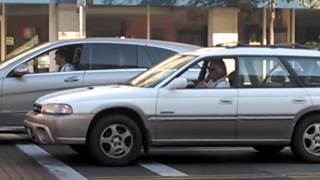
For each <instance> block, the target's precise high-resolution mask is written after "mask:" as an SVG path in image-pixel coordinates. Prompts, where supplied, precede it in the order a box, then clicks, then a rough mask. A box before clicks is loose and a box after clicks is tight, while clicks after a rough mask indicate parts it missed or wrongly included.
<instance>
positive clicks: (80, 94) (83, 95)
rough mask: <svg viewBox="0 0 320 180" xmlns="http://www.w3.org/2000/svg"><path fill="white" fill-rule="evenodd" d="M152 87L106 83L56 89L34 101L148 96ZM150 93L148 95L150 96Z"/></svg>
mask: <svg viewBox="0 0 320 180" xmlns="http://www.w3.org/2000/svg"><path fill="white" fill-rule="evenodd" d="M150 90H152V89H150V88H149V89H147V88H138V87H132V86H124V85H108V86H90V87H85V88H76V89H70V90H64V91H58V92H55V93H52V94H48V95H46V96H43V97H40V98H39V99H38V100H37V101H36V103H38V104H47V103H66V104H68V103H73V102H79V101H94V100H101V99H105V98H107V99H118V98H136V97H139V96H143V97H148V95H147V94H148V93H147V94H145V93H144V92H143V91H150ZM150 96H151V95H149V97H150Z"/></svg>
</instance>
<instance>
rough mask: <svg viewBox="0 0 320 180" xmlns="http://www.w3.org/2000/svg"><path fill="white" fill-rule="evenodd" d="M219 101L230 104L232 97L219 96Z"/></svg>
mask: <svg viewBox="0 0 320 180" xmlns="http://www.w3.org/2000/svg"><path fill="white" fill-rule="evenodd" d="M220 102H222V103H225V104H232V99H231V98H221V99H220Z"/></svg>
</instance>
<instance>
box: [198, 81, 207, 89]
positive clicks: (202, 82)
mask: <svg viewBox="0 0 320 180" xmlns="http://www.w3.org/2000/svg"><path fill="white" fill-rule="evenodd" d="M196 88H208V83H206V82H204V81H201V82H199V83H198V84H197V86H196Z"/></svg>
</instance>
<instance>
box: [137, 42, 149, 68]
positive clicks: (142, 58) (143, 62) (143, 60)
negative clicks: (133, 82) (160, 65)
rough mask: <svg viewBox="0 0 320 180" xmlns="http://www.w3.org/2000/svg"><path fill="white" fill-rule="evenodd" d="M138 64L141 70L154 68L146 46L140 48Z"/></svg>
mask: <svg viewBox="0 0 320 180" xmlns="http://www.w3.org/2000/svg"><path fill="white" fill-rule="evenodd" d="M138 64H139V67H140V68H149V67H151V66H152V61H151V57H150V56H149V55H148V53H147V51H146V47H145V46H138Z"/></svg>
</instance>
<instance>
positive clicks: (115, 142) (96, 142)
mask: <svg viewBox="0 0 320 180" xmlns="http://www.w3.org/2000/svg"><path fill="white" fill-rule="evenodd" d="M88 138H89V139H88V145H89V151H90V154H91V156H92V157H93V158H94V159H95V160H96V161H98V162H99V163H101V164H103V165H128V164H130V163H131V162H132V161H134V160H135V159H136V157H137V155H138V154H139V152H140V150H141V146H142V135H141V132H140V128H139V126H138V125H137V124H136V123H135V122H134V120H133V119H131V118H130V117H128V116H125V115H121V114H111V115H108V116H106V117H103V118H101V119H100V120H99V121H98V122H97V123H96V124H94V125H93V127H92V129H91V130H90V134H89V136H88Z"/></svg>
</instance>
